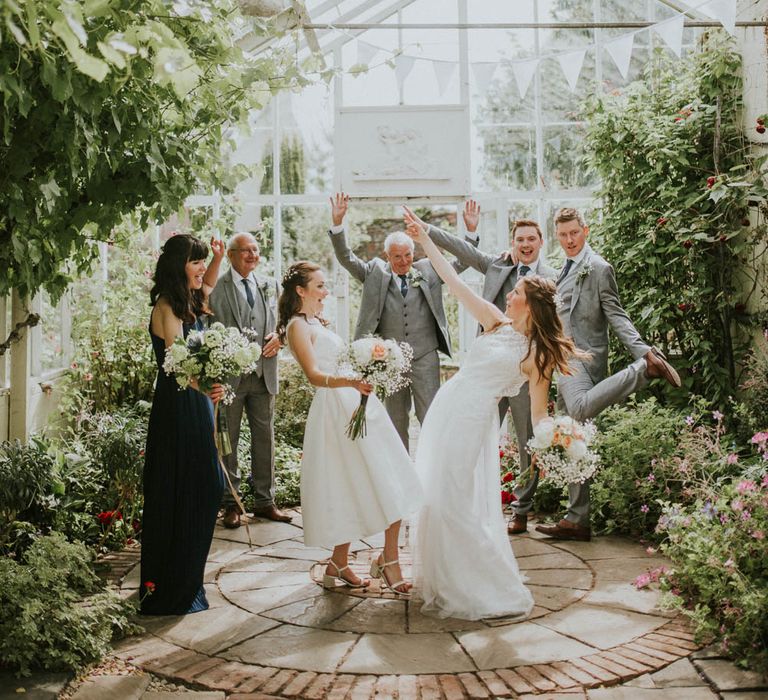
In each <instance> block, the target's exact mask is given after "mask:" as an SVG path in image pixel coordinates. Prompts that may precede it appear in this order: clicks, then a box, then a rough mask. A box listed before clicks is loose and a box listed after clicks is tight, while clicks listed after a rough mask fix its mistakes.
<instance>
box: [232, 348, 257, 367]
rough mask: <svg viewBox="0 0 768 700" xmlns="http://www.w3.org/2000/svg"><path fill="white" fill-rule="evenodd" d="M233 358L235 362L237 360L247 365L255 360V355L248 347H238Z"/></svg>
mask: <svg viewBox="0 0 768 700" xmlns="http://www.w3.org/2000/svg"><path fill="white" fill-rule="evenodd" d="M233 359H234V360H235V362H237V364H239V365H242V366H243V367H246V366H247V365H250V364H251V362H253V355H252V353H251V351H250V350H249V349H248V348H238V349H237V350H235V354H234V356H233ZM256 359H258V358H256Z"/></svg>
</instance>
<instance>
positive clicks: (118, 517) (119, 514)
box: [112, 510, 123, 520]
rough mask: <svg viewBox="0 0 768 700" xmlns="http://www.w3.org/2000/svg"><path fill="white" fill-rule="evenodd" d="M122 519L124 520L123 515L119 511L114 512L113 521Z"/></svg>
mask: <svg viewBox="0 0 768 700" xmlns="http://www.w3.org/2000/svg"><path fill="white" fill-rule="evenodd" d="M122 519H123V514H122V513H121V512H120V511H119V510H116V511H113V512H112V520H122Z"/></svg>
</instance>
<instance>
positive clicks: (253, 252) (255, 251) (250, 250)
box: [230, 248, 259, 255]
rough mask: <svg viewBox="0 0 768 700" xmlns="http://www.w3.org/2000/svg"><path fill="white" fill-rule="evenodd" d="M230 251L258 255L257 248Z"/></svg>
mask: <svg viewBox="0 0 768 700" xmlns="http://www.w3.org/2000/svg"><path fill="white" fill-rule="evenodd" d="M230 250H232V251H236V252H238V253H252V254H253V255H258V254H259V249H258V248H230Z"/></svg>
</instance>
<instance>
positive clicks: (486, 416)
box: [415, 325, 533, 620]
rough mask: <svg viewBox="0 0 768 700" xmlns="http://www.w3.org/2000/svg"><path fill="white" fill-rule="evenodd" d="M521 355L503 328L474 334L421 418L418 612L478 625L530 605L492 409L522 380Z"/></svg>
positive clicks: (521, 344)
mask: <svg viewBox="0 0 768 700" xmlns="http://www.w3.org/2000/svg"><path fill="white" fill-rule="evenodd" d="M527 351H528V339H527V338H526V337H525V336H524V335H521V334H520V333H518V332H517V331H515V330H514V329H513V328H512V327H511V326H510V325H502V326H500V327H499V328H498V329H497V330H495V331H492V332H490V333H486V334H484V335H481V336H480V337H479V338H477V339H476V340H475V342H474V343H473V345H472V347H471V349H470V351H469V353H468V355H467V357H466V360H465V362H464V363H463V365H462V367H461V369H460V370H459V372H458V373H457V374H456V375H455V376H454V377H452V378H451V379H450V380H449V381H448V382H446V383H445V384H444V385H443V386H442V387H441V388H440V390H439V391H438V392H437V395H436V396H435V398H434V400H433V402H432V405H431V406H430V408H429V411H428V412H427V416H426V419H425V421H424V425H423V426H422V429H421V434H420V436H419V444H418V449H417V452H416V471H417V473H418V475H419V478H420V479H421V483H422V486H423V488H424V491H425V505H424V507H423V508H422V510H421V512H420V514H419V517H418V524H417V526H416V546H415V562H416V585H417V588H420V589H421V594H422V596H423V598H424V606H423V608H422V611H424V612H431V613H435V614H437V615H439V616H440V617H458V618H462V619H466V620H478V619H481V618H486V617H499V616H507V615H527V614H528V613H529V612H530V611H531V609H532V608H533V597H532V596H531V593H530V591H528V589H527V588H526V587H525V586H524V585H523V581H522V578H521V576H520V571H519V569H518V566H517V561H516V560H515V556H514V554H513V553H512V547H511V546H510V543H509V538H508V536H507V528H506V522H505V520H504V514H503V512H502V508H501V495H500V483H499V476H500V475H499V469H500V468H499V412H498V403H499V400H500V398H501V397H502V396H514V395H516V394H517V393H518V392H519V391H520V387H521V386H522V385H523V384H524V383H525V382H526V381H527V379H526V378H525V377H524V376H523V374H522V371H521V369H520V362H521V361H522V359H523V358H524V357H525V355H526V353H527Z"/></svg>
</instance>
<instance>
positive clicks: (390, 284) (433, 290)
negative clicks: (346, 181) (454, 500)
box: [329, 192, 463, 449]
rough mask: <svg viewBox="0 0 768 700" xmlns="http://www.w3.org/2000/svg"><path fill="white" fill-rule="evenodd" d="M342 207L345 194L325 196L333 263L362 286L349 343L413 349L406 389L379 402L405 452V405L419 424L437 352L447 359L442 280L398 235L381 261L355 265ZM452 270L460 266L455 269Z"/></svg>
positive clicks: (435, 375)
mask: <svg viewBox="0 0 768 700" xmlns="http://www.w3.org/2000/svg"><path fill="white" fill-rule="evenodd" d="M348 208H349V196H348V195H346V194H344V193H343V192H340V193H337V194H336V195H335V196H334V197H331V220H332V224H333V225H332V227H331V229H330V231H329V235H330V238H331V243H332V245H333V251H334V253H335V255H336V258H337V259H338V261H339V264H340V265H341V266H342V267H343V268H344V269H345V270H347V272H349V274H350V275H352V277H354V278H355V279H356V280H357V281H358V282H361V283H362V285H363V297H362V300H361V302H360V315H359V316H358V319H357V325H356V327H355V338H356V339H357V338H361V337H363V336H365V335H369V334H376V335H379V336H381V337H382V338H392V339H394V340H397V341H398V342H406V343H408V344H409V345H410V346H411V347H412V348H413V365H412V371H411V374H412V377H413V381H412V383H411V385H410V386H408V387H406V388H405V389H402V390H401V391H399V392H397V393H396V394H393V395H392V396H389V397H387V399H386V400H385V406H386V408H387V412H388V413H389V416H390V418H392V422H393V423H394V424H395V428H396V429H397V432H398V434H399V435H400V439H401V440H402V441H403V444H404V445H405V447H406V449H408V423H409V420H410V411H411V404H412V403H413V407H414V408H415V411H416V418H417V419H418V420H419V423H422V422H423V420H424V416H425V415H426V413H427V409H428V408H429V404H430V403H432V399H433V398H434V396H435V393H436V392H437V390H438V388H439V387H440V359H439V357H438V354H437V353H438V350H439V351H440V352H442V353H444V354H446V355H448V357H450V356H451V340H450V337H449V335H448V323H447V321H446V318H445V310H444V309H443V287H442V285H443V281H442V280H441V279H440V276H439V275H438V274H437V273H436V272H435V269H434V268H433V267H432V263H430V262H429V260H426V259H424V260H418V261H416V262H414V260H413V251H414V243H413V240H411V238H410V237H409V236H407V235H406V234H405V233H403V232H401V231H398V232H395V233H390V234H389V235H388V236H387V238H386V240H385V241H384V252H385V254H386V257H387V259H386V260H383V259H382V258H379V257H375V258H373V259H372V260H368V261H365V260H361V259H360V258H359V257H358V256H357V255H355V253H354V252H352V250H351V249H350V247H349V245H348V244H347V238H346V235H345V232H344V217H345V215H346V213H347V209H348ZM457 269H463V267H461V266H459V265H457Z"/></svg>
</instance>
